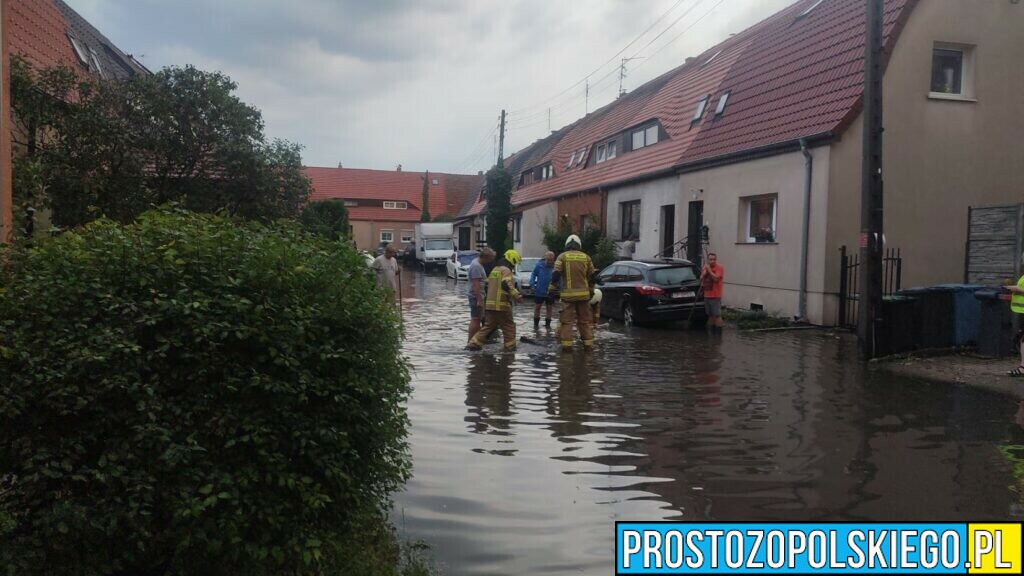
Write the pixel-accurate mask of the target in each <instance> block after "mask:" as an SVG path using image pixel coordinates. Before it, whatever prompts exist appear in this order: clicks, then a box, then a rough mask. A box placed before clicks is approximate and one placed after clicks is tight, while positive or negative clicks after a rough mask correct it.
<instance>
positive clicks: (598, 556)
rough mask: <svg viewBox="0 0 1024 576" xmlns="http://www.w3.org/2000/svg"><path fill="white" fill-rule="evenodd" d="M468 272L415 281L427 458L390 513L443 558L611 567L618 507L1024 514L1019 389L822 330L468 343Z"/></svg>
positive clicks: (540, 568)
mask: <svg viewBox="0 0 1024 576" xmlns="http://www.w3.org/2000/svg"><path fill="white" fill-rule="evenodd" d="M464 291H465V284H464V283H462V284H459V285H458V286H455V284H454V283H452V282H451V281H446V279H445V278H444V276H425V275H417V274H406V278H405V284H404V286H403V292H404V296H405V298H406V301H405V303H404V317H405V324H406V330H407V337H406V353H407V355H408V358H409V360H410V362H411V363H412V365H413V367H414V374H413V386H414V391H413V395H412V398H411V399H410V401H409V416H410V418H411V421H412V430H411V436H410V443H411V449H412V455H413V467H414V471H413V478H412V479H411V480H410V481H409V482H408V485H407V486H406V488H405V490H404V491H403V492H401V493H398V494H396V496H395V507H394V513H393V519H394V524H395V525H396V527H397V528H398V530H399V533H400V534H401V535H402V537H404V538H406V539H408V540H413V541H416V540H422V541H424V542H425V543H427V544H428V545H429V546H430V548H431V555H432V556H433V558H434V559H435V560H436V561H437V563H438V564H439V566H440V567H441V569H442V571H443V573H444V574H448V575H463V574H465V575H489V574H502V575H506V574H609V573H611V572H613V570H612V565H613V552H612V550H613V527H614V522H615V521H616V520H631V521H642V520H668V519H675V520H694V521H696V520H764V521H770V520H803V521H815V520H922V521H925V520H947V521H951V520H966V519H973V520H978V519H985V520H1006V519H1013V520H1020V518H1021V516H1024V508H1022V507H1021V504H1020V502H1021V500H1020V498H1019V497H1018V494H1017V493H1016V491H1015V490H1016V488H1015V487H1016V486H1017V485H1018V480H1017V479H1016V478H1015V477H1014V475H1013V459H1015V458H1024V448H1021V447H1020V446H1019V445H1024V430H1022V429H1021V425H1020V424H1018V421H1020V422H1024V408H1020V407H1019V406H1018V404H1017V402H1016V401H1013V400H1010V399H1007V398H1005V397H1002V396H999V395H994V394H991V393H987V392H981V391H977V390H973V389H968V388H957V387H949V386H942V385H935V384H926V383H919V382H914V381H908V380H903V379H898V378H894V377H891V376H888V375H886V374H883V373H878V372H877V371H872V370H869V369H868V368H866V367H865V366H863V365H862V364H861V363H859V362H858V361H857V354H856V349H855V344H854V342H852V341H851V339H850V337H849V336H847V335H841V336H840V335H837V334H834V333H829V332H827V331H818V330H815V331H804V332H773V333H741V332H738V331H735V330H726V331H725V332H724V334H723V335H721V336H720V337H712V336H709V335H708V334H706V333H704V332H703V331H687V330H683V329H679V328H676V329H643V328H634V329H627V328H625V327H623V326H622V325H621V324H619V323H615V322H613V323H611V324H609V323H607V321H605V322H603V323H602V325H601V327H600V329H599V331H598V346H597V349H596V350H595V351H593V352H591V353H589V354H588V353H584V352H583V351H582V350H578V351H577V352H576V353H575V354H561V353H558V352H556V351H555V348H554V340H553V338H552V336H549V335H548V334H547V332H546V331H545V330H544V329H543V325H542V330H541V336H539V337H538V344H539V345H529V344H524V345H521V346H520V350H519V351H518V352H517V353H516V354H514V355H513V354H504V353H502V352H501V351H500V344H498V343H495V344H492V345H491V347H490V349H489V350H486V351H484V352H483V353H469V352H464V351H463V350H462V348H463V346H464V344H465V340H466V332H465V330H466V321H467V320H468V310H467V305H466V299H465V297H464ZM517 316H518V324H519V330H520V332H519V334H520V335H527V336H531V337H534V336H535V335H534V332H533V324H532V306H531V307H529V309H527V307H525V306H523V307H520V309H519V311H518V313H517ZM1022 468H1024V466H1022Z"/></svg>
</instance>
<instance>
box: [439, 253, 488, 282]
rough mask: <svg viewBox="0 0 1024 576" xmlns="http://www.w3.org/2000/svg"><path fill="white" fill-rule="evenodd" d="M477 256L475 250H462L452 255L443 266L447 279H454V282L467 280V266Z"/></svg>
mask: <svg viewBox="0 0 1024 576" xmlns="http://www.w3.org/2000/svg"><path fill="white" fill-rule="evenodd" d="M479 255H480V253H479V252H477V251H476V250H463V251H462V252H457V253H455V254H452V257H451V258H449V259H448V262H447V264H445V268H446V270H447V272H448V277H449V278H454V279H455V281H456V282H458V281H459V280H469V265H470V264H472V263H473V259H474V258H476V257H477V256H479Z"/></svg>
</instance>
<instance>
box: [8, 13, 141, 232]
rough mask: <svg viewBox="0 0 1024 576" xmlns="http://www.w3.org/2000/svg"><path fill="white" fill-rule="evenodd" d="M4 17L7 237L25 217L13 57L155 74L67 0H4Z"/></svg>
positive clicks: (107, 75) (87, 71)
mask: <svg viewBox="0 0 1024 576" xmlns="http://www.w3.org/2000/svg"><path fill="white" fill-rule="evenodd" d="M0 15H2V18H0V38H2V42H0V43H2V46H3V50H2V57H0V60H2V63H0V94H2V97H0V132H2V134H3V136H2V137H0V241H4V240H8V239H10V238H11V237H12V235H13V229H14V228H16V227H17V225H16V224H14V219H15V218H18V217H19V215H15V214H12V201H11V178H10V175H11V162H12V157H13V154H19V153H22V152H23V146H22V145H20V144H18V143H17V142H18V141H19V140H22V138H19V136H20V135H19V134H17V133H15V131H17V130H18V128H17V126H16V123H15V122H13V121H12V118H11V112H10V88H9V86H8V84H7V83H8V81H9V79H10V74H9V71H8V70H7V68H8V66H9V63H10V58H11V56H18V57H20V58H23V59H24V60H25V61H27V62H28V63H29V64H31V65H32V66H33V67H35V68H37V69H42V68H51V67H57V66H64V67H67V68H69V69H71V70H72V71H75V72H77V73H78V74H81V75H82V76H83V77H87V76H89V77H94V78H99V79H101V80H117V79H125V78H130V77H132V76H137V75H142V74H149V73H150V72H149V70H148V69H146V67H145V66H143V65H142V64H141V63H140V62H139V61H138V60H136V59H135V58H134V57H133V56H131V55H130V54H127V53H125V52H123V51H122V50H121V49H119V48H118V47H117V46H115V45H114V43H113V42H111V41H110V40H109V39H108V38H107V37H106V36H104V35H103V33H101V32H100V31H99V30H98V29H96V27H94V26H93V25H92V24H90V23H89V22H88V21H87V20H86V19H85V18H83V17H82V16H81V15H80V14H78V13H77V12H75V11H74V10H73V9H72V8H71V7H70V6H68V5H67V3H65V2H64V1H63V0H3V1H2V2H0ZM42 219H44V220H45V215H42Z"/></svg>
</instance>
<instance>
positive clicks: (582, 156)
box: [576, 146, 587, 167]
mask: <svg viewBox="0 0 1024 576" xmlns="http://www.w3.org/2000/svg"><path fill="white" fill-rule="evenodd" d="M586 159H587V147H586V146H584V147H583V148H580V155H579V158H577V159H576V166H577V167H579V166H582V165H583V162H585V161H586Z"/></svg>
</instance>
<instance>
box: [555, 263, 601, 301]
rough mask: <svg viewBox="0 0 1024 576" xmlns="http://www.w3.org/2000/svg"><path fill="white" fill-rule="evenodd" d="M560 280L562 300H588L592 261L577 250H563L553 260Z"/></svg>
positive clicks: (590, 291) (592, 273) (591, 289)
mask: <svg viewBox="0 0 1024 576" xmlns="http://www.w3.org/2000/svg"><path fill="white" fill-rule="evenodd" d="M555 272H558V273H559V275H560V277H561V280H562V290H561V292H560V293H561V299H562V302H579V301H589V300H590V297H591V294H592V293H593V291H594V290H593V288H594V286H593V284H592V281H593V277H594V262H593V261H592V260H591V259H590V256H587V255H586V254H584V253H583V252H580V251H579V250H570V251H568V252H563V253H562V254H560V255H559V256H558V258H557V259H556V260H555Z"/></svg>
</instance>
